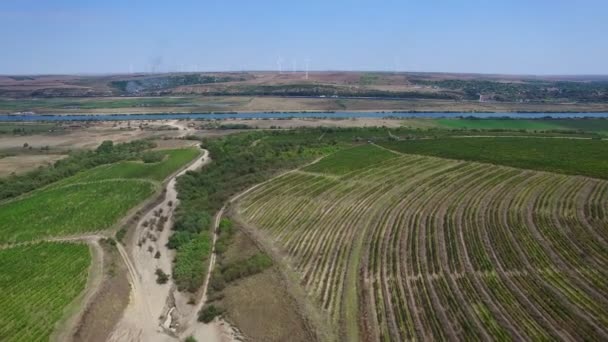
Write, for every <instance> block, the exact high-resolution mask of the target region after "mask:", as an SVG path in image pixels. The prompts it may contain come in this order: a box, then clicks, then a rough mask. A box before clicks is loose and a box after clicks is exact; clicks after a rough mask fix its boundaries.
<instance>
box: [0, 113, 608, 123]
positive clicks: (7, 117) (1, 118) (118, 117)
mask: <svg viewBox="0 0 608 342" xmlns="http://www.w3.org/2000/svg"><path fill="white" fill-rule="evenodd" d="M386 117H392V118H400V119H407V118H431V119H438V118H479V119H485V118H511V119H542V118H551V119H575V118H608V113H605V112H604V113H528V112H523V113H516V112H513V113H511V112H504V113H468V112H461V113H457V112H449V113H446V112H428V113H408V112H302V113H293V112H289V113H281V112H248V113H206V114H204V113H191V114H175V113H165V114H65V115H62V114H52V115H51V114H3V115H0V122H19V121H125V120H168V119H171V120H176V119H177V120H179V119H198V120H205V119H207V120H217V119H289V118H338V119H350V118H386Z"/></svg>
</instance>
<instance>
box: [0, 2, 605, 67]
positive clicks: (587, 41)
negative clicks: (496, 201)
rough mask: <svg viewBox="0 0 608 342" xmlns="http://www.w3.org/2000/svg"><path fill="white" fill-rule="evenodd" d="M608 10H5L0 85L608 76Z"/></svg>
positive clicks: (298, 6)
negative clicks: (41, 80)
mask: <svg viewBox="0 0 608 342" xmlns="http://www.w3.org/2000/svg"><path fill="white" fill-rule="evenodd" d="M607 37H608V1H605V0H580V1H573V0H572V1H566V0H563V1H562V0H552V1H550V0H527V1H523V0H504V1H503V0H496V1H495V0H486V1H481V0H479V1H473V0H451V1H450V0H428V1H422V0H420V1H408V0H401V1H379V0H376V1H357V0H351V1H341V0H339V1H338V0H334V1H327V0H325V1H317V0H300V1H297V0H296V1H293V0H289V1H288V0H286V1H263V0H259V1H253V0H248V1H240V0H223V1H179V0H178V1H154V0H147V1H144V0H132V1H129V0H104V1H90V0H54V1H51V0H1V1H0V46H2V47H3V48H2V50H0V74H32V73H114V72H129V71H130V70H132V71H152V70H155V71H179V70H184V71H186V70H200V71H210V70H244V69H246V70H276V69H277V68H278V65H277V64H278V63H277V61H278V60H279V58H280V59H281V60H282V63H281V65H282V68H283V69H292V68H293V67H294V64H295V65H297V68H298V69H303V68H304V66H305V60H307V59H308V60H309V67H310V69H311V70H389V71H393V70H397V71H438V72H479V73H515V74H521V73H525V74H608V38H607Z"/></svg>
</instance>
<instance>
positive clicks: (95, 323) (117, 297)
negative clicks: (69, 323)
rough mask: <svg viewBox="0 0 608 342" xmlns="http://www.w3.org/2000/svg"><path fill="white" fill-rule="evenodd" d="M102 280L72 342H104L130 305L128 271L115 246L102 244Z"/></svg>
mask: <svg viewBox="0 0 608 342" xmlns="http://www.w3.org/2000/svg"><path fill="white" fill-rule="evenodd" d="M102 248H103V249H104V258H103V263H104V271H103V272H104V278H103V281H102V283H101V287H100V288H99V290H98V292H97V293H96V294H95V296H94V297H93V300H92V301H91V303H89V305H88V306H87V307H86V309H85V311H84V313H83V315H82V318H81V321H80V324H79V325H78V327H77V328H76V331H75V333H74V336H73V341H83V342H84V341H86V342H96V341H99V342H103V341H106V340H107V338H108V336H109V334H110V332H111V331H112V329H113V327H114V326H115V325H116V323H117V322H118V320H119V318H120V315H121V313H122V312H123V311H124V309H125V307H126V306H127V304H128V302H129V292H130V290H131V289H130V286H129V281H128V278H127V268H126V266H125V265H124V264H123V263H122V261H121V259H120V254H119V252H118V250H117V249H116V247H114V246H111V245H108V244H102Z"/></svg>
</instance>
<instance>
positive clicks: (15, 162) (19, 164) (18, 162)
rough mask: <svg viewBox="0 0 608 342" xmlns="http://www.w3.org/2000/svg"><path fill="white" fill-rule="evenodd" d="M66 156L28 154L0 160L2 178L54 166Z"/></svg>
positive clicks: (0, 175)
mask: <svg viewBox="0 0 608 342" xmlns="http://www.w3.org/2000/svg"><path fill="white" fill-rule="evenodd" d="M66 156H67V155H65V154H32V155H29V154H26V155H16V156H9V157H4V158H0V177H6V176H8V175H10V174H12V173H15V174H19V173H23V172H26V171H30V170H33V169H36V168H37V167H39V166H48V165H52V164H53V163H54V162H56V161H57V160H60V159H63V158H65V157H66Z"/></svg>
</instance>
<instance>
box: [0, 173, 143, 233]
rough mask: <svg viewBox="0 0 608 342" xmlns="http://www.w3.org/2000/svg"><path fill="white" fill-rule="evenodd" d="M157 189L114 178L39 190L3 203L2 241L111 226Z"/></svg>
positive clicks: (137, 182)
mask: <svg viewBox="0 0 608 342" xmlns="http://www.w3.org/2000/svg"><path fill="white" fill-rule="evenodd" d="M121 189H129V190H128V191H121ZM154 190H155V186H154V184H152V183H150V182H147V181H138V180H129V181H125V180H113V181H109V182H97V183H88V184H73V185H67V186H63V187H59V188H55V189H49V190H45V191H40V192H35V193H33V194H32V195H29V196H26V197H23V198H21V199H19V200H15V201H11V202H9V203H7V204H5V205H3V206H2V207H0V244H6V243H15V242H24V241H32V240H36V239H40V238H45V237H51V236H62V235H74V234H78V233H86V232H94V231H99V230H103V229H107V228H109V227H110V226H111V225H112V224H114V222H116V220H118V219H119V218H120V217H122V216H123V215H124V214H125V213H126V212H127V211H128V210H129V209H130V208H131V207H133V206H135V205H137V204H138V203H139V202H141V201H143V200H144V199H146V198H147V197H148V196H150V195H151V194H152V193H153V192H154Z"/></svg>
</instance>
